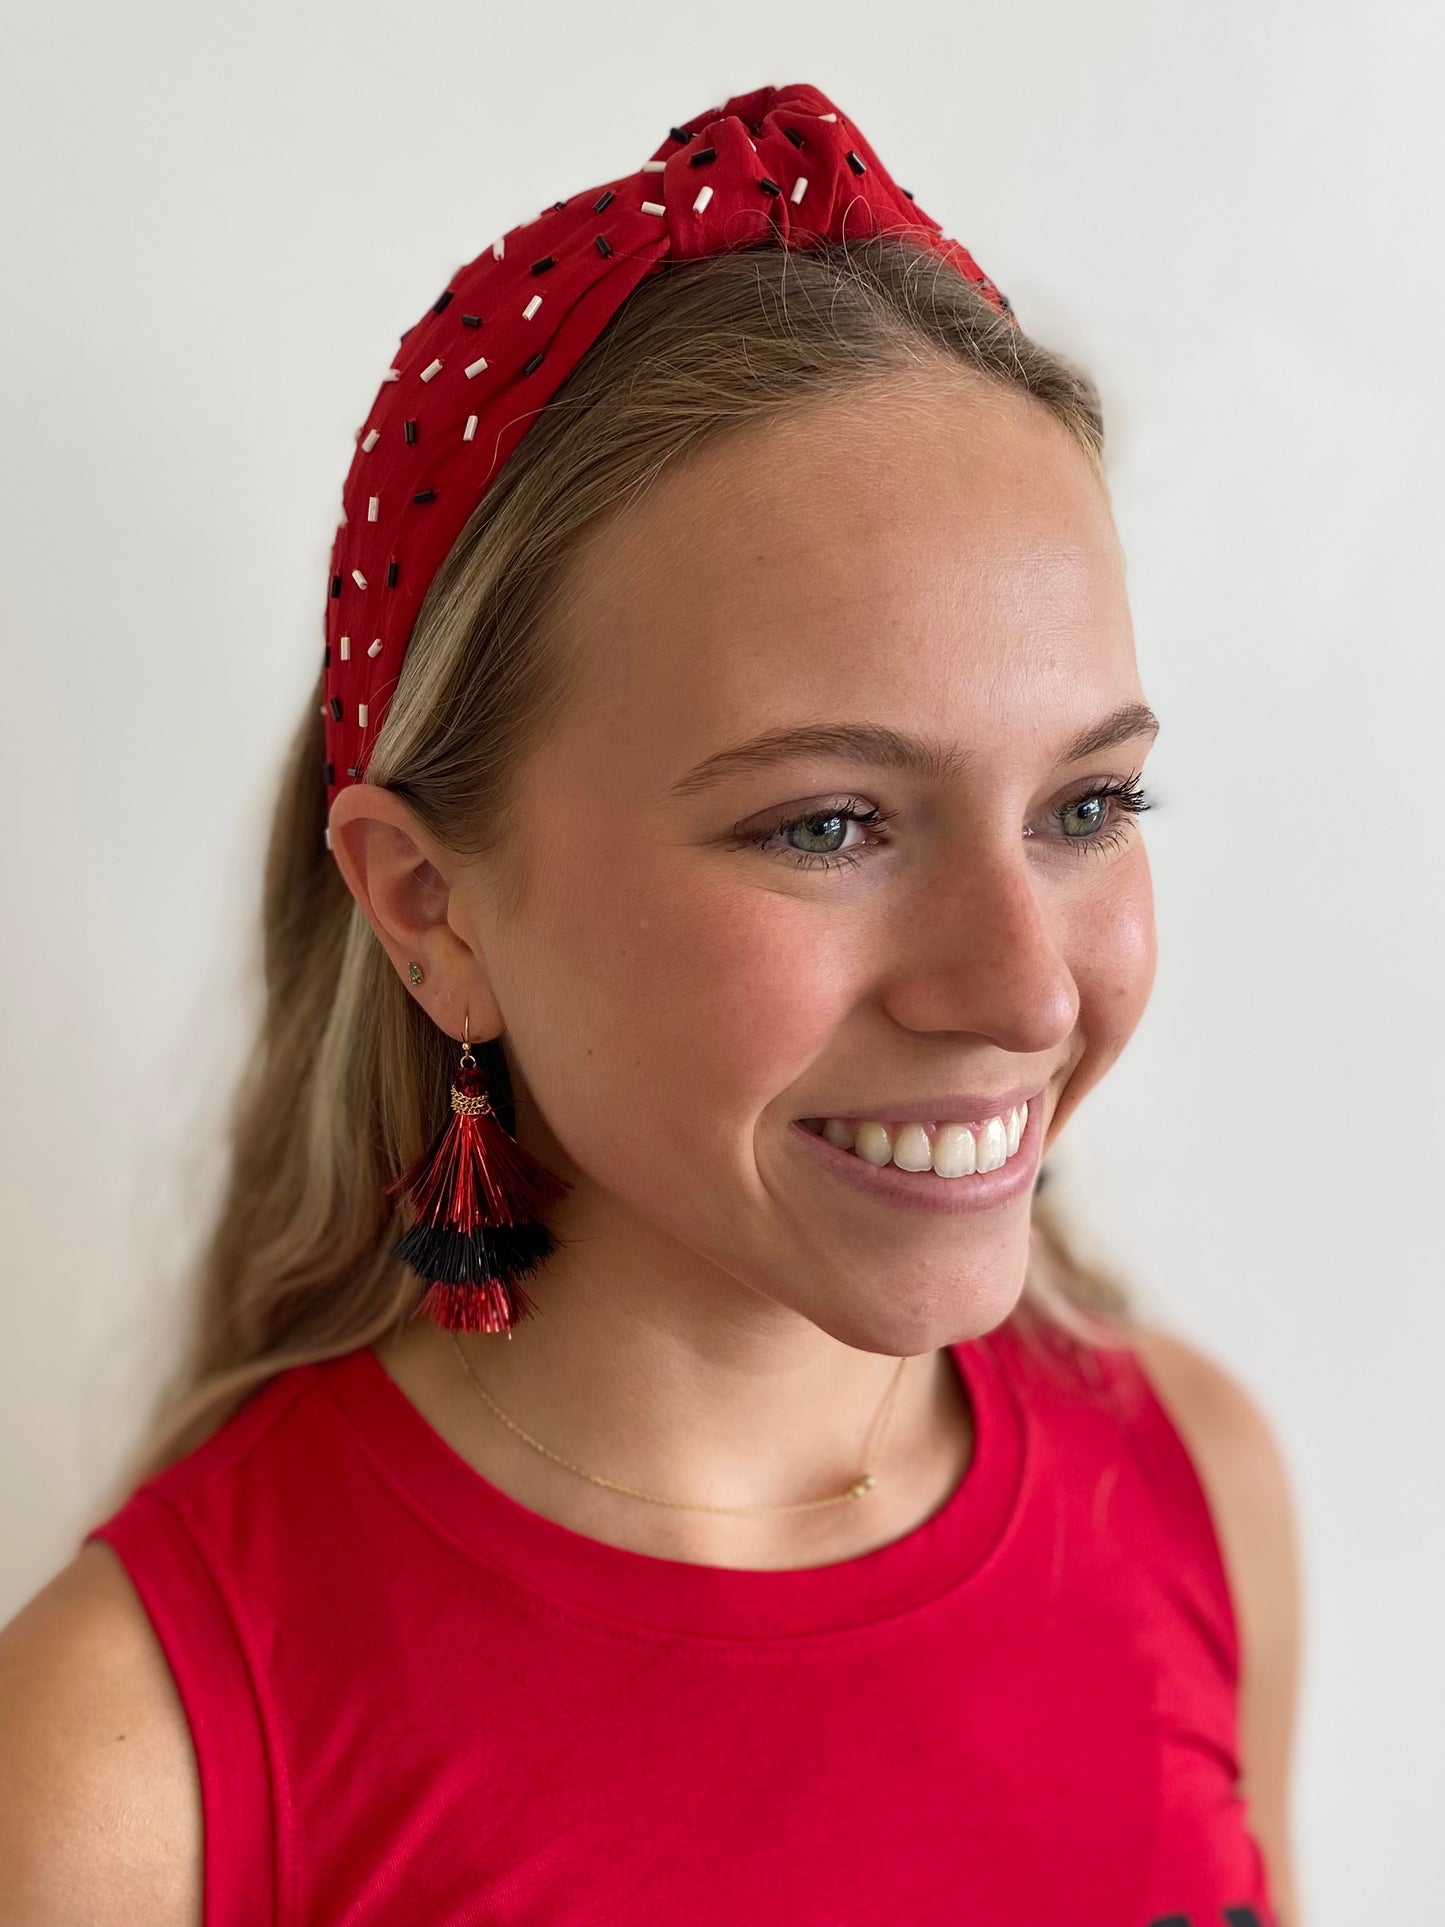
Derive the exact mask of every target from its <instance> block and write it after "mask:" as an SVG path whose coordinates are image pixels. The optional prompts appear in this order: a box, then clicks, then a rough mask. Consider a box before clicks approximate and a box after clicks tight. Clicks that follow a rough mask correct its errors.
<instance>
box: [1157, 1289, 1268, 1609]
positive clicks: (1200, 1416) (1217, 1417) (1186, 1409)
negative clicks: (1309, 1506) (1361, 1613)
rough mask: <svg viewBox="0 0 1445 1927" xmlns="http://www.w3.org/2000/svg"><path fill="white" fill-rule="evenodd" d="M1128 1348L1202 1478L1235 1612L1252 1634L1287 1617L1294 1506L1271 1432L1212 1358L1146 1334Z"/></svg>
mask: <svg viewBox="0 0 1445 1927" xmlns="http://www.w3.org/2000/svg"><path fill="white" fill-rule="evenodd" d="M1130 1343H1131V1348H1132V1349H1133V1351H1134V1352H1135V1354H1136V1355H1137V1357H1138V1359H1139V1361H1140V1363H1141V1365H1142V1366H1143V1368H1144V1372H1145V1375H1146V1377H1147V1378H1148V1380H1149V1382H1150V1385H1151V1387H1152V1388H1153V1390H1154V1393H1155V1395H1156V1397H1157V1398H1158V1400H1159V1402H1160V1404H1162V1405H1163V1407H1164V1409H1165V1411H1166V1412H1167V1413H1168V1415H1169V1417H1170V1418H1171V1419H1172V1420H1173V1422H1174V1425H1175V1429H1176V1430H1177V1431H1178V1433H1179V1435H1180V1437H1181V1438H1182V1439H1183V1441H1184V1444H1185V1447H1186V1449H1187V1450H1188V1452H1189V1456H1190V1458H1191V1459H1192V1461H1193V1462H1194V1466H1195V1470H1196V1471H1197V1472H1198V1474H1199V1482H1200V1484H1201V1485H1202V1486H1203V1488H1204V1492H1205V1496H1206V1498H1207V1499H1208V1501H1209V1505H1210V1510H1211V1512H1212V1514H1213V1516H1214V1523H1215V1527H1216V1530H1217V1532H1218V1535H1219V1539H1220V1549H1221V1552H1222V1554H1223V1556H1224V1562H1225V1566H1226V1569H1227V1570H1228V1573H1229V1578H1230V1582H1231V1586H1232V1587H1233V1589H1234V1590H1235V1593H1236V1600H1235V1604H1236V1610H1237V1611H1238V1613H1239V1616H1240V1618H1241V1620H1242V1621H1247V1622H1253V1623H1254V1624H1255V1628H1256V1633H1258V1631H1260V1630H1263V1629H1264V1627H1265V1626H1267V1625H1271V1624H1276V1623H1278V1622H1280V1621H1281V1620H1283V1619H1285V1618H1287V1617H1288V1616H1289V1614H1288V1612H1287V1610H1286V1609H1287V1608H1289V1607H1290V1606H1291V1604H1292V1599H1291V1588H1290V1587H1289V1586H1288V1584H1287V1583H1286V1582H1287V1581H1288V1580H1289V1579H1290V1577H1291V1574H1292V1570H1293V1551H1294V1502H1293V1497H1292V1493H1291V1487H1290V1478H1289V1472H1288V1468H1287V1466H1286V1464H1285V1459H1284V1454H1283V1452H1282V1450H1281V1448H1280V1443H1279V1439H1278V1437H1277V1435H1276V1433H1275V1430H1274V1427H1273V1426H1272V1424H1271V1423H1270V1421H1269V1419H1268V1418H1267V1417H1266V1416H1265V1414H1264V1412H1263V1410H1262V1409H1261V1407H1260V1406H1259V1404H1258V1403H1257V1402H1256V1400H1255V1398H1254V1396H1253V1394H1251V1393H1250V1392H1248V1391H1246V1389H1245V1388H1244V1386H1243V1385H1242V1384H1241V1383H1240V1381H1239V1380H1238V1379H1237V1378H1236V1377H1235V1376H1234V1375H1233V1374H1232V1373H1230V1372H1228V1371H1226V1370H1225V1368H1224V1367H1223V1366H1222V1365H1221V1364H1220V1363H1219V1362H1218V1361H1217V1360H1216V1359H1213V1358H1211V1357H1210V1356H1209V1355H1208V1353H1206V1352H1203V1351H1200V1350H1199V1349H1198V1348H1197V1347H1195V1346H1194V1345H1192V1344H1189V1343H1188V1342H1186V1341H1185V1340H1184V1339H1182V1338H1179V1337H1177V1336H1175V1334H1173V1333H1172V1332H1166V1331H1161V1330H1157V1329H1154V1328H1152V1327H1147V1326H1146V1327H1141V1328H1139V1329H1138V1330H1136V1331H1134V1332H1132V1333H1131V1335H1130ZM1241 1631H1242V1632H1244V1631H1247V1627H1245V1626H1242V1628H1241Z"/></svg>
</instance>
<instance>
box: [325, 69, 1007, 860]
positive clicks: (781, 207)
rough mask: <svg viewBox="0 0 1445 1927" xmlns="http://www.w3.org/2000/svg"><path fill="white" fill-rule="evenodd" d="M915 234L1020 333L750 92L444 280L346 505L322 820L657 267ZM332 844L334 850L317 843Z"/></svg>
mask: <svg viewBox="0 0 1445 1927" xmlns="http://www.w3.org/2000/svg"><path fill="white" fill-rule="evenodd" d="M885 229H887V230H902V229H906V230H910V231H911V233H912V236H913V238H914V239H915V240H917V241H918V242H919V243H920V244H922V245H925V246H927V247H929V248H931V249H933V251H934V252H936V253H937V254H939V255H941V256H942V257H943V258H945V259H946V260H949V261H951V262H952V263H953V264H954V266H956V267H957V268H958V269H959V271H960V272H961V273H962V274H964V275H965V276H966V277H967V278H968V279H969V280H970V281H972V282H974V283H975V284H976V285H977V286H978V288H979V289H980V290H981V291H982V293H983V294H984V295H985V296H986V297H987V298H988V300H990V301H991V302H992V303H993V304H994V306H995V307H997V308H998V309H999V310H1000V311H1001V312H1002V313H1004V314H1006V315H1008V316H1009V318H1010V319H1011V320H1014V321H1015V325H1017V321H1016V318H1015V317H1014V315H1013V310H1012V308H1011V307H1010V305H1009V302H1008V297H1007V296H1006V295H1002V294H1000V293H999V291H998V289H997V288H996V287H995V286H994V284H993V282H992V281H990V279H989V278H988V276H987V275H986V274H985V273H984V272H983V270H982V269H981V268H980V267H979V266H978V264H977V263H976V262H975V260H974V259H973V256H972V255H971V254H970V253H969V252H968V250H967V249H966V248H964V247H962V246H961V245H960V244H959V243H958V242H957V241H952V240H949V239H948V238H947V237H946V236H945V235H944V234H943V233H942V230H941V229H940V227H939V224H938V223H937V221H935V220H933V219H932V217H931V216H930V215H927V214H925V213H924V211H923V209H922V208H921V207H919V206H918V205H917V204H916V203H915V202H914V200H913V197H912V195H911V194H910V193H909V192H908V190H907V189H906V188H900V187H898V186H897V185H896V184H895V183H894V181H893V179H892V177H891V176H890V175H889V173H888V171H887V169H886V168H885V167H884V166H883V164H882V163H881V162H880V160H879V159H878V156H877V155H876V154H875V153H874V151H873V149H872V147H871V146H870V145H869V143H868V141H867V140H866V139H865V138H864V136H863V135H862V134H861V133H860V132H859V130H858V128H857V126H856V125H855V124H854V123H853V122H851V121H849V120H846V119H845V118H844V116H843V115H842V114H840V113H839V112H838V110H837V109H836V108H835V107H834V106H833V103H832V102H831V101H830V100H829V99H828V97H827V96H826V95H825V94H823V93H822V92H820V90H819V89H818V88H816V87H809V86H802V85H800V86H794V87H759V88H757V89H756V90H755V91H754V92H752V93H750V94H737V95H735V96H734V97H733V98H732V99H731V100H729V101H728V102H727V104H726V106H724V107H721V108H715V109H711V110H709V111H708V112H707V113H705V114H700V115H699V116H698V117H697V120H696V123H695V124H693V125H683V126H679V127H673V128H671V129H670V130H669V132H668V136H667V139H666V140H665V141H663V142H662V144H661V146H660V147H659V148H658V151H657V152H656V154H654V155H653V157H652V159H651V160H647V161H644V162H643V163H642V166H641V167H640V168H639V169H638V170H637V172H636V173H633V174H624V175H622V176H621V178H620V179H618V180H615V181H612V182H610V183H609V184H608V185H607V186H605V187H601V188H589V189H587V190H586V191H584V192H582V193H578V194H573V195H571V196H570V197H569V198H568V199H567V200H565V201H554V202H553V204H552V205H551V206H550V207H548V208H544V209H543V211H542V212H541V214H539V215H538V217H537V218H536V220H534V221H529V222H526V223H524V224H522V225H520V226H517V227H514V228H509V229H508V230H507V232H506V233H505V234H504V235H503V236H502V237H501V239H500V240H498V241H494V242H493V243H492V245H491V246H490V247H489V248H486V249H484V250H483V252H482V253H481V254H479V255H478V256H477V258H476V260H474V261H470V262H468V263H467V264H466V265H465V266H464V267H460V268H458V269H457V271H456V273H455V274H454V275H453V276H452V278H451V281H450V283H449V284H448V286H447V288H446V290H445V292H444V293H443V294H442V295H441V296H440V297H439V299H438V300H437V301H436V302H434V303H433V305H432V307H431V308H430V309H429V310H428V312H427V313H426V314H424V315H423V316H422V318H421V320H420V321H419V322H417V323H416V325H415V326H414V327H411V328H408V329H407V331H406V333H405V334H404V335H403V336H402V341H403V343H404V344H405V345H404V347H402V348H400V349H398V351H397V354H396V357H395V365H394V366H393V367H391V368H388V369H387V371H386V374H385V376H384V377H383V379H382V384H381V387H380V389H379V390H378V391H377V396H376V400H375V402H374V403H373V404H372V408H371V413H370V415H369V416H368V418H367V421H366V424H365V427H364V428H361V429H358V430H357V449H356V453H355V455H354V456H353V457H352V462H351V469H350V472H349V474H348V475H347V478H346V485H345V487H344V489H343V491H342V498H341V499H342V519H341V523H340V525H339V527H338V528H337V531H336V539H335V541H334V543H333V544H332V551H331V584H330V594H329V596H328V599H327V603H326V648H325V655H324V658H323V665H324V670H325V677H324V684H323V686H324V688H325V691H326V701H325V703H324V704H323V705H322V711H321V713H322V715H323V716H324V717H325V719H326V725H325V728H326V803H327V808H328V809H329V808H330V806H331V802H332V799H333V798H334V797H335V795H336V793H337V791H338V790H341V789H344V788H345V787H346V786H347V784H348V783H352V782H355V781H356V780H357V779H358V778H359V777H361V776H362V775H363V774H364V773H365V770H366V765H367V760H368V758H369V756H370V753H371V746H372V744H373V743H374V742H375V740H376V735H377V732H378V731H379V729H380V728H381V725H382V722H383V721H384V719H385V716H386V709H387V704H388V703H389V701H390V700H391V696H392V692H393V691H394V690H395V688H396V684H397V680H398V678H399V677H400V675H401V666H402V657H403V655H404V653H405V650H406V644H407V640H408V638H409V637H410V635H411V631H412V627H413V625H414V623H415V621H416V618H417V612H418V611H419V609H420V607H421V604H422V599H423V598H424V596H425V595H426V591H427V588H428V586H429V585H430V583H431V580H432V577H433V576H434V575H435V573H436V571H437V569H438V568H439V567H440V566H441V563H442V562H443V560H444V559H445V557H446V555H447V552H448V550H449V549H450V548H451V546H452V544H453V543H454V542H455V541H456V539H457V537H458V535H460V533H461V531H462V529H463V527H464V526H465V524H466V522H467V519H468V517H469V516H470V515H471V513H472V510H473V509H474V508H475V507H476V505H477V503H478V501H479V500H480V499H481V497H482V495H483V494H484V492H485V490H486V488H487V485H488V484H489V483H490V482H491V480H492V479H493V477H494V476H495V475H496V473H497V471H498V470H499V469H500V467H501V465H502V463H503V462H504V461H505V460H506V458H507V456H508V455H509V454H510V453H511V451H512V449H513V448H515V447H516V445H517V443H518V442H519V441H520V440H521V439H522V436H523V435H524V434H525V433H526V431H527V429H528V427H529V426H530V425H531V423H532V422H533V421H534V420H535V419H536V416H537V414H538V413H539V412H540V410H541V408H542V406H543V404H544V403H545V402H546V401H547V399H548V398H549V397H550V396H551V395H552V394H553V393H554V392H555V390H556V389H557V388H558V387H559V386H560V384H561V383H562V381H563V380H564V379H565V378H566V376H567V375H568V373H569V372H570V371H571V370H572V369H573V368H574V367H575V366H576V364H577V362H578V361H579V360H580V359H581V358H582V355H583V354H584V352H585V351H586V349H587V348H588V347H589V346H590V345H591V344H592V342H593V341H595V340H596V338H597V336H598V335H599V334H600V333H601V332H602V329H603V328H604V327H605V326H606V324H607V322H608V321H609V320H610V318H611V317H612V316H613V315H614V314H615V313H616V311H617V309H618V308H619V307H620V306H621V305H622V303H623V301H624V300H625V299H626V298H627V296H628V295H629V294H630V293H631V291H632V290H633V288H635V287H636V286H637V284H638V283H639V282H640V281H642V280H643V279H644V278H645V277H646V276H647V275H648V274H650V273H652V272H653V271H654V270H655V269H657V268H658V267H660V266H661V265H662V263H663V262H664V261H667V260H673V261H684V260H694V259H697V258H699V257H701V256H703V255H707V254H716V253H720V252H722V251H724V250H726V249H731V248H742V247H756V246H758V245H759V244H761V243H768V242H771V243H774V244H776V245H778V246H785V247H808V246H810V245H811V246H817V245H821V244H823V243H825V242H839V241H844V240H848V241H854V240H863V239H866V238H867V237H868V236H869V235H870V234H873V233H876V232H879V231H882V230H885ZM326 842H327V847H328V848H329V847H330V843H331V834H330V831H329V830H328V831H327V835H326Z"/></svg>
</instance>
